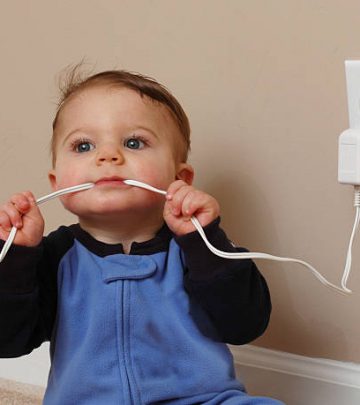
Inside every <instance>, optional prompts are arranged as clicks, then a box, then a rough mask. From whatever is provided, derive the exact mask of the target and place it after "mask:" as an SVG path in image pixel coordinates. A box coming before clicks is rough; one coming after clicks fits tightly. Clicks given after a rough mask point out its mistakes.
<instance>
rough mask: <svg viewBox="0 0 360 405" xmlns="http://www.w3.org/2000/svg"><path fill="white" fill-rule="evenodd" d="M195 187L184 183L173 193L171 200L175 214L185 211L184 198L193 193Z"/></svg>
mask: <svg viewBox="0 0 360 405" xmlns="http://www.w3.org/2000/svg"><path fill="white" fill-rule="evenodd" d="M193 192H194V188H193V187H191V186H188V185H184V186H183V187H181V188H179V189H178V190H177V192H176V193H175V194H174V195H173V198H172V200H171V201H170V204H171V208H172V211H173V214H174V215H179V214H181V213H184V210H183V204H184V199H185V197H187V196H188V195H189V198H191V196H192V195H193Z"/></svg>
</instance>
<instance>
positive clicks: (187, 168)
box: [176, 163, 194, 185]
mask: <svg viewBox="0 0 360 405" xmlns="http://www.w3.org/2000/svg"><path fill="white" fill-rule="evenodd" d="M176 180H183V181H185V183H187V184H189V185H191V184H192V182H193V180H194V169H193V167H192V166H191V165H189V164H188V163H180V164H179V167H178V171H177V174H176Z"/></svg>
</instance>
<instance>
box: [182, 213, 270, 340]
mask: <svg viewBox="0 0 360 405" xmlns="http://www.w3.org/2000/svg"><path fill="white" fill-rule="evenodd" d="M219 224H220V218H218V219H217V220H215V221H213V222H212V223H211V224H209V225H208V226H206V227H205V228H204V231H205V234H206V236H207V238H208V240H209V242H210V243H211V244H212V245H213V246H215V247H216V248H218V249H220V250H222V251H226V252H246V251H247V250H246V249H243V248H237V247H234V246H233V245H232V243H231V242H230V241H229V240H228V239H227V237H226V235H225V233H224V231H223V230H222V229H221V228H220V226H219ZM176 241H177V243H178V244H179V245H180V247H181V248H182V250H183V253H184V256H185V263H186V267H187V270H186V273H185V276H184V283H185V289H186V290H187V292H188V293H189V295H190V296H191V297H192V298H194V299H195V300H196V301H197V302H198V304H199V305H200V306H201V307H202V308H203V310H204V311H205V312H206V313H207V314H208V316H209V318H210V320H211V321H212V323H213V326H214V327H215V329H216V330H217V333H218V335H219V336H220V338H221V341H223V342H225V343H230V344H245V343H249V342H251V341H252V340H254V339H256V338H257V337H259V336H260V335H262V334H263V333H264V331H265V329H266V327H267V325H268V323H269V319H270V313H271V300H270V294H269V289H268V286H267V283H266V281H265V279H264V277H263V276H262V275H261V273H260V272H259V270H258V269H257V267H256V265H255V263H254V262H253V261H251V260H249V259H236V260H233V259H223V258H221V257H218V256H216V255H214V254H213V253H212V252H211V251H210V250H209V249H208V248H207V247H206V245H205V243H204V242H203V240H202V239H201V237H200V235H199V234H198V232H192V233H190V234H187V235H184V236H181V237H177V238H176Z"/></svg>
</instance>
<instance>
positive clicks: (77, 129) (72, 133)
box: [61, 128, 84, 145]
mask: <svg viewBox="0 0 360 405" xmlns="http://www.w3.org/2000/svg"><path fill="white" fill-rule="evenodd" d="M77 132H84V130H83V129H82V128H76V129H73V130H72V131H70V132H69V133H68V134H67V135H66V136H65V137H64V139H63V140H62V142H61V143H62V145H64V144H65V143H66V141H67V140H68V139H69V138H70V137H71V136H72V135H74V134H76V133H77Z"/></svg>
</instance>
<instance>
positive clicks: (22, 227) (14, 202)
mask: <svg viewBox="0 0 360 405" xmlns="http://www.w3.org/2000/svg"><path fill="white" fill-rule="evenodd" d="M13 226H16V228H17V229H18V230H17V233H16V237H15V240H14V243H15V244H17V245H22V246H36V245H38V244H39V243H40V242H41V240H42V237H43V233H44V219H43V217H42V215H41V213H40V210H39V208H38V207H37V205H36V203H35V198H34V196H33V194H32V193H31V192H30V191H25V192H23V193H18V194H14V195H13V196H12V197H11V198H10V200H9V201H8V202H6V203H5V204H4V205H2V206H1V207H0V239H2V240H6V239H7V238H8V236H9V233H10V231H11V228H12V227H13Z"/></svg>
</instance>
